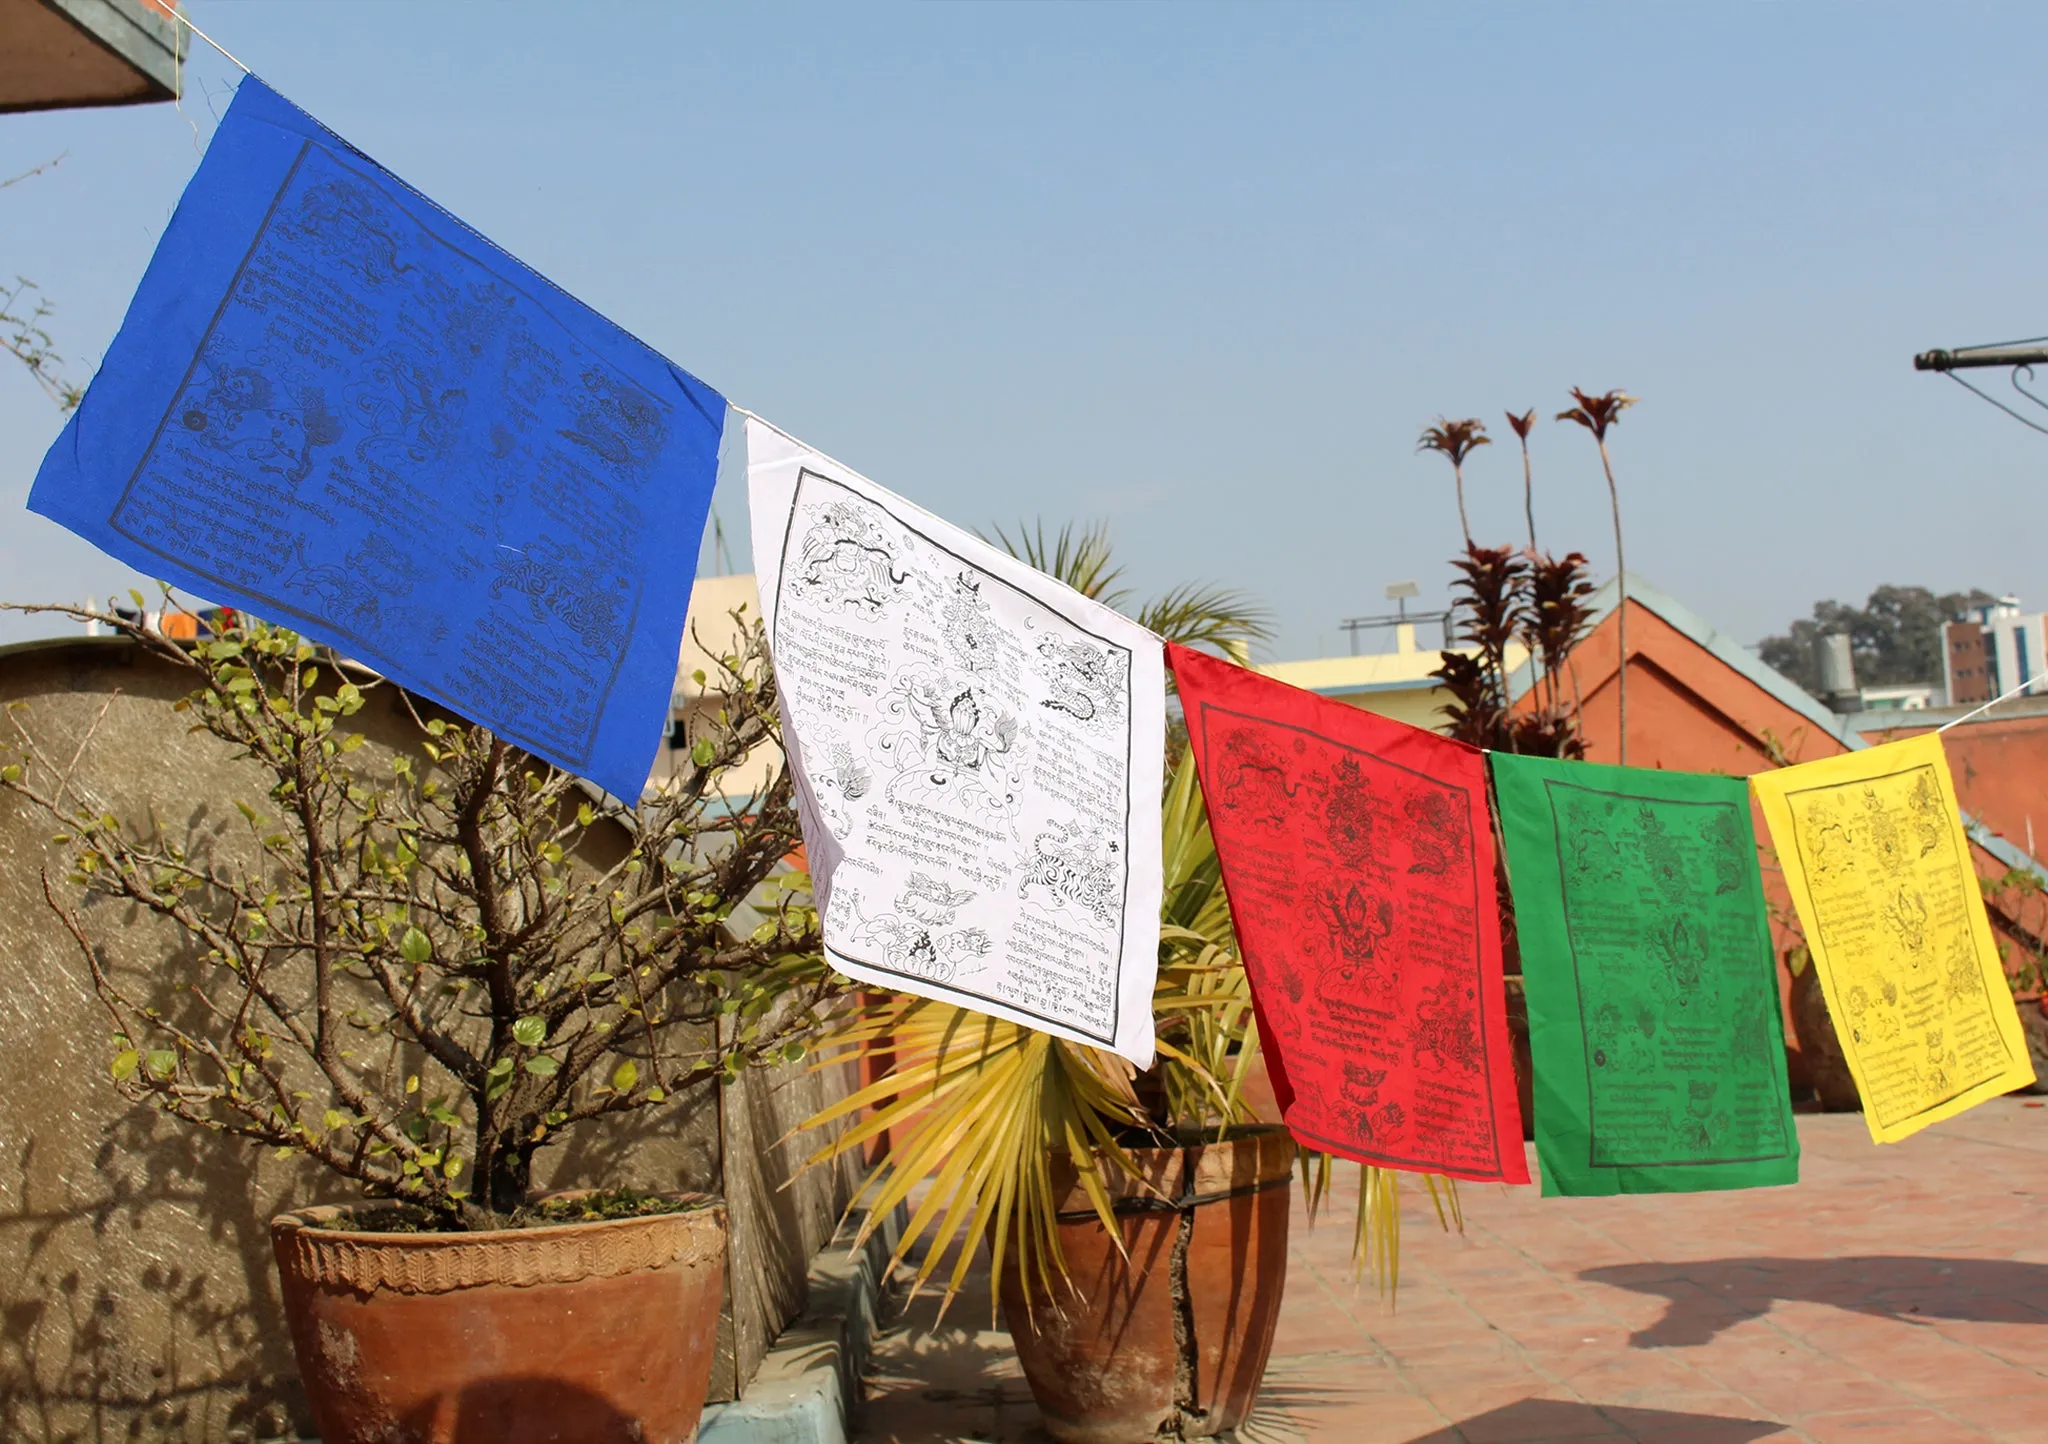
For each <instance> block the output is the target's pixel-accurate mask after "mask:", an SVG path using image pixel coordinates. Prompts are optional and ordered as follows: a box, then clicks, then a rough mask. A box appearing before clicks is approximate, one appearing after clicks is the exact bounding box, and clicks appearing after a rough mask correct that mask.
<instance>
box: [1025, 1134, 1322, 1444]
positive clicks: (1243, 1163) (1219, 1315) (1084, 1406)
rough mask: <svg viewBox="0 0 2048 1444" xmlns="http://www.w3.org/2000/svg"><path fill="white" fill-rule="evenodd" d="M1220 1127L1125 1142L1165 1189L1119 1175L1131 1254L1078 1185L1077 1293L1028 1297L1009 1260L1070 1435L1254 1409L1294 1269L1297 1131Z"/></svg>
mask: <svg viewBox="0 0 2048 1444" xmlns="http://www.w3.org/2000/svg"><path fill="white" fill-rule="evenodd" d="M1214 1137H1215V1135H1214V1133H1213V1132H1211V1133H1208V1134H1205V1135H1199V1136H1197V1135H1190V1136H1189V1142H1188V1144H1187V1145H1186V1146H1183V1147H1166V1148H1133V1149H1132V1150H1131V1153H1132V1156H1133V1157H1134V1158H1135V1159H1136V1160H1137V1161H1138V1163H1139V1166H1140V1168H1141V1169H1142V1170H1143V1174H1144V1178H1145V1181H1146V1182H1147V1183H1148V1184H1150V1185H1151V1187H1152V1189H1153V1190H1155V1191H1156V1192H1154V1193H1148V1192H1147V1191H1146V1190H1145V1189H1143V1188H1141V1187H1140V1186H1139V1185H1137V1184H1134V1183H1131V1182H1129V1181H1128V1180H1118V1182H1117V1183H1116V1184H1115V1185H1114V1186H1113V1187H1112V1188H1111V1192H1112V1193H1113V1194H1115V1195H1117V1222H1118V1223H1119V1225H1120V1226H1121V1228H1122V1233H1123V1243H1124V1247H1125V1249H1126V1250H1128V1253H1129V1257H1128V1259H1126V1258H1125V1257H1124V1256H1123V1255H1120V1254H1119V1253H1118V1252H1117V1249H1116V1247H1115V1245H1114V1244H1113V1243H1112V1242H1111V1240H1110V1238H1109V1235H1108V1234H1107V1233H1106V1232H1105V1231H1104V1230H1103V1227H1102V1223H1101V1220H1100V1219H1098V1218H1097V1217H1096V1216H1095V1213H1094V1211H1093V1210H1092V1209H1091V1208H1090V1207H1089V1205H1088V1198H1087V1195H1086V1194H1085V1193H1083V1192H1082V1190H1081V1187H1080V1185H1079V1183H1078V1182H1074V1183H1072V1185H1071V1186H1070V1187H1068V1188H1067V1189H1066V1190H1065V1197H1064V1198H1063V1199H1062V1201H1061V1203H1060V1223H1059V1232H1060V1245H1061V1247H1062V1248H1063V1249H1064V1250H1065V1253H1066V1260H1067V1269H1068V1273H1069V1275H1070V1276H1071V1277H1072V1280H1073V1284H1074V1288H1073V1290H1072V1291H1071V1292H1063V1293H1062V1294H1061V1295H1060V1296H1059V1297H1058V1298H1057V1299H1056V1300H1054V1299H1048V1298H1046V1297H1044V1295H1043V1294H1036V1295H1034V1297H1033V1298H1032V1299H1031V1300H1030V1302H1029V1306H1028V1307H1027V1304H1026V1298H1025V1291H1024V1285H1023V1280H1022V1279H1021V1278H1020V1276H1019V1274H1018V1271H1017V1268H1016V1266H1015V1264H1014V1262H1011V1263H1006V1264H1005V1267H1004V1274H1003V1279H1002V1284H1001V1290H1002V1302H1003V1316H1004V1322H1005V1323H1006V1324H1008V1326H1009V1329H1010V1337H1011V1339H1012V1340H1013V1341H1014V1342H1015V1344H1016V1347H1017V1358H1018V1361H1019V1362H1020V1363H1021V1364H1022V1365H1023V1366H1024V1377H1025V1379H1026V1380H1027V1381H1028V1382H1029V1383H1030V1385H1031V1393H1032V1396H1033V1397H1034V1398H1036V1399H1037V1400H1038V1408H1039V1412H1040V1414H1041V1415H1043V1417H1044V1423H1045V1429H1046V1432H1047V1433H1049V1434H1050V1435H1051V1436H1052V1437H1053V1438H1054V1439H1056V1440H1058V1441H1060V1444H1135V1441H1140V1440H1149V1439H1151V1438H1153V1437H1154V1436H1155V1435H1156V1434H1157V1433H1158V1432H1159V1430H1160V1428H1161V1426H1162V1425H1166V1424H1170V1423H1175V1422H1177V1423H1178V1426H1179V1429H1180V1435H1181V1437H1183V1438H1207V1437H1209V1436H1211V1435H1216V1434H1221V1433H1223V1432H1224V1431H1225V1430H1229V1429H1233V1428H1235V1427H1236V1426H1237V1425H1239V1424H1241V1423H1243V1422H1244V1419H1245V1416H1246V1415H1247V1414H1249V1413H1250V1412H1251V1408H1252V1401H1253V1400H1254V1399H1255V1398H1256V1397H1257V1395H1258V1391H1259V1381H1260V1379H1261V1378H1262V1377H1263V1376H1264V1375H1265V1372H1266V1356H1267V1355H1268V1354H1269V1353H1271V1352H1272V1348H1273V1330H1274V1327H1275V1326H1276V1325H1277V1324H1278V1323H1279V1319H1280V1296H1281V1291H1282V1289H1283V1288H1284V1287H1285V1285H1286V1282H1287V1218H1288V1210H1289V1207H1290V1206H1291V1203H1292V1194H1293V1190H1292V1182H1293V1176H1294V1174H1293V1169H1294V1140H1293V1139H1292V1138H1291V1137H1289V1136H1288V1133H1287V1130H1286V1129H1285V1128H1282V1127H1278V1126H1273V1125H1262V1126H1254V1127H1246V1128H1240V1129H1235V1130H1233V1131H1232V1135H1231V1137H1230V1138H1229V1139H1228V1140H1227V1141H1225V1142H1223V1143H1214V1142H1210V1141H1208V1140H1210V1139H1213V1138H1214ZM1198 1138H1199V1141H1197V1140H1198ZM1067 1172H1068V1175H1069V1177H1070V1178H1071V1177H1072V1168H1071V1165H1069V1166H1068V1168H1067Z"/></svg>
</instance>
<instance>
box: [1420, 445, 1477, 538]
mask: <svg viewBox="0 0 2048 1444" xmlns="http://www.w3.org/2000/svg"><path fill="white" fill-rule="evenodd" d="M1491 445H1493V438H1492V437H1490V436H1488V435H1487V434H1486V423H1485V422H1483V421H1481V420H1480V419H1479V418H1478V417H1476V416H1471V417H1467V418H1466V419H1464V420H1463V421H1446V420H1444V418H1443V417H1441V416H1439V417H1438V418H1437V419H1436V424H1435V425H1434V426H1426V427H1424V428H1423V430H1422V436H1421V439H1419V440H1418V441H1417V442H1416V443H1415V449H1416V450H1417V451H1434V452H1436V453H1438V454H1439V455H1441V456H1444V457H1446V458H1448V459H1449V461H1450V463H1451V477H1452V479H1453V480H1454V481H1456V482H1457V485H1458V526H1459V527H1460V528H1461V529H1462V530H1463V531H1464V533H1465V545H1466V546H1468V547H1469V546H1471V545H1472V522H1471V519H1470V518H1469V517H1467V516H1466V515H1465V458H1466V457H1468V456H1470V455H1471V454H1472V453H1473V452H1475V451H1477V450H1478V449H1479V448H1480V447H1482V446H1491Z"/></svg>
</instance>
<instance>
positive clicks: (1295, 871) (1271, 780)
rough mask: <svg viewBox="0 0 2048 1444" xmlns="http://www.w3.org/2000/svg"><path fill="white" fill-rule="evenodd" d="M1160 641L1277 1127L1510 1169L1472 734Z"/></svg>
mask: <svg viewBox="0 0 2048 1444" xmlns="http://www.w3.org/2000/svg"><path fill="white" fill-rule="evenodd" d="M1168 656H1169V659H1170V661H1171V663H1172V666H1173V672H1174V677H1175V679H1176V680H1177V682H1178V683H1179V686H1180V696H1181V702H1182V704H1183V706H1184V707H1185V708H1186V710H1187V719H1188V745H1189V747H1190V748H1191V749H1192V750H1193V752H1194V757H1195V766H1196V768H1197V770H1198V771H1199V773H1200V775H1201V781H1202V795H1203V799H1204V801H1205V802H1206V804H1207V807H1208V813H1209V828H1210V831H1211V833H1212V835H1213V836H1214V837H1215V839H1216V856H1217V860H1218V862H1220V863H1221V865H1222V869H1223V884H1224V888H1225V889H1226V891H1227V892H1228V893H1229V895H1230V907H1231V922H1232V926H1234V927H1235V928H1236V930H1237V935H1238V941H1239V943H1240V945H1241V946H1242V947H1243V950H1244V965H1245V973H1246V976H1247V977H1248V978H1249V979H1250V980H1251V988H1252V1003H1253V1007H1254V1008H1255V1009H1256V1010H1257V1014H1258V1019H1259V1037H1260V1041H1261V1045H1262V1048H1263V1050H1264V1054H1265V1058H1266V1068H1267V1072H1268V1074H1269V1076H1270V1077H1271V1078H1272V1081H1273V1092H1274V1096H1275V1099H1276V1101H1277V1102H1278V1103H1279V1105H1280V1113H1281V1117H1282V1118H1283V1119H1284V1120H1285V1122H1286V1124H1287V1126H1288V1128H1289V1129H1290V1130H1292V1131H1293V1133H1294V1135H1295V1136H1296V1137H1297V1138H1299V1139H1300V1140H1301V1142H1302V1143H1303V1144H1305V1145H1307V1146H1308V1147H1310V1148H1315V1149H1320V1150H1322V1151H1324V1152H1328V1153H1334V1154H1338V1155H1341V1156H1342V1157H1345V1158H1353V1159H1357V1160H1359V1161H1361V1162H1365V1163H1376V1164H1380V1165H1382V1166H1384V1167H1389V1168H1404V1169H1412V1170H1419V1171H1424V1172H1429V1173H1443V1174H1449V1175H1451V1176H1453V1177H1457V1178H1467V1179H1478V1180H1497V1181H1500V1182H1505V1183H1527V1182H1528V1181H1529V1172H1528V1165H1527V1163H1526V1162H1525V1160H1524V1155H1523V1150H1522V1120H1521V1114H1520V1111H1519V1109H1518V1107H1517V1105H1516V1101H1515V1081H1514V1069H1513V1064H1512V1062H1511V1060H1510V1054H1509V1050H1508V1032H1507V1010H1506V999H1505V996H1504V994H1503V991H1502V982H1501V938H1500V915H1499V913H1498V911H1497V910H1496V906H1495V889H1494V861H1493V839H1492V833H1491V831H1490V830H1489V827H1488V823H1487V815H1486V770H1485V769H1486V763H1485V758H1484V756H1483V754H1481V753H1480V752H1479V751H1478V750H1477V749H1475V748H1471V747H1467V746H1466V745H1464V744H1463V743H1461V742H1453V741H1451V740H1449V739H1448V738H1443V737H1438V736H1435V735H1433V734H1431V733H1428V732H1422V731H1419V730H1417V729H1416V728H1413V727H1408V726H1405V725H1403V724H1401V723H1399V722H1393V721H1389V720H1388V719H1386V718H1384V717H1375V716H1373V715H1371V714H1370V713H1366V712H1361V711H1359V710H1358V709H1357V708H1355V707H1347V706H1345V705H1343V704H1342V703H1339V702H1332V701H1328V700H1326V699H1324V698H1321V697H1317V696H1315V695H1313V694H1311V693H1307V692H1303V691H1300V690H1299V689H1297V688H1293V687H1289V686H1287V685H1285V684H1284V683H1280V682H1275V681H1273V680H1271V679H1270V678H1266V677H1261V676H1260V675H1258V674H1257V673H1255V672H1251V671H1247V670H1246V669H1245V668H1242V667H1238V666H1234V665H1232V664H1231V663H1228V662H1225V661H1222V660H1221V659H1219V658H1216V657H1210V656H1206V655H1204V654H1202V653H1199V652H1193V651H1189V650H1187V649H1186V648H1183V647H1172V648H1169V649H1168Z"/></svg>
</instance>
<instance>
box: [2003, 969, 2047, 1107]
mask: <svg viewBox="0 0 2048 1444" xmlns="http://www.w3.org/2000/svg"><path fill="white" fill-rule="evenodd" d="M2012 1000H2013V1002H2014V1003H2015V1004H2016V1005H2017V1006H2018V1008H2019V1010H2020V1031H2021V1032H2022V1033H2024V1034H2026V1036H2027V1055H2028V1056H2029V1057H2031V1058H2032V1059H2033V1060H2034V1081H2033V1082H2031V1083H2029V1084H2027V1086H2026V1087H2024V1088H2016V1089H2014V1090H2013V1091H2014V1092H2016V1093H2035V1094H2040V1093H2048V995H2043V994H2041V993H2014V994H2013V997H2012Z"/></svg>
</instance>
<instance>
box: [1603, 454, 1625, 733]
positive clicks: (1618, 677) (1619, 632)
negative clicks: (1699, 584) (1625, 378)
mask: <svg viewBox="0 0 2048 1444" xmlns="http://www.w3.org/2000/svg"><path fill="white" fill-rule="evenodd" d="M1600 469H1601V470H1602V471H1604V472H1606V473H1607V503H1608V505H1609V506H1610V507H1612V508H1613V511H1614V593H1615V596H1614V640H1615V644H1616V646H1618V647H1619V648H1620V649H1621V661H1620V666H1619V669H1618V670H1617V671H1616V673H1615V701H1616V704H1617V710H1618V711H1619V712H1620V714H1621V721H1620V732H1621V745H1620V749H1619V751H1620V759H1619V760H1620V762H1621V765H1622V766H1623V767H1626V766H1628V562H1627V561H1626V560H1625V559H1624V558H1623V556H1622V552H1621V493H1620V491H1619V490H1617V489H1616V488H1615V485H1614V463H1613V462H1611V461H1609V460H1608V459H1607V442H1606V441H1605V439H1602V440H1601V442H1600Z"/></svg>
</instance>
